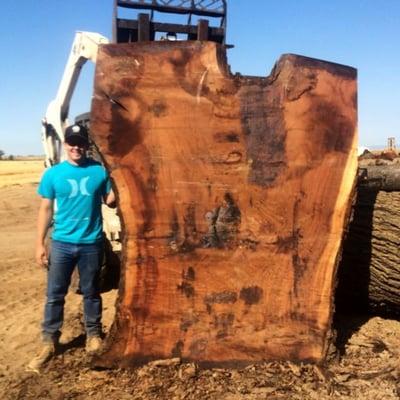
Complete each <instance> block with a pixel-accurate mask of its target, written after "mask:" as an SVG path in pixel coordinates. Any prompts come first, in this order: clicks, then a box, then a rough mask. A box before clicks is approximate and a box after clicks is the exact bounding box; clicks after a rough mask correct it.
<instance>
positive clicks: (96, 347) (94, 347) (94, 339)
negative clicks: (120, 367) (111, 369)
mask: <svg viewBox="0 0 400 400" xmlns="http://www.w3.org/2000/svg"><path fill="white" fill-rule="evenodd" d="M102 345H103V341H102V340H101V337H100V336H88V338H87V339H86V349H85V350H86V353H88V354H94V353H98V352H99V351H100V350H101V347H102Z"/></svg>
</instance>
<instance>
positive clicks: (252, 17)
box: [0, 0, 400, 155]
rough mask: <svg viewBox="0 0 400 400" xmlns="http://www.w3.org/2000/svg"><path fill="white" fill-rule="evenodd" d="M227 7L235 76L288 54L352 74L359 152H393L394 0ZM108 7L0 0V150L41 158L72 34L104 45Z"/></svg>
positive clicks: (91, 0)
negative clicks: (85, 34)
mask: <svg viewBox="0 0 400 400" xmlns="http://www.w3.org/2000/svg"><path fill="white" fill-rule="evenodd" d="M227 2H228V25H227V43H228V44H232V45H234V46H235V47H234V48H233V49H230V50H228V62H229V64H230V66H231V70H232V72H233V73H236V72H239V73H241V74H243V75H256V76H267V75H269V74H270V71H271V69H272V67H273V65H274V63H275V62H276V61H277V60H278V59H279V57H280V55H282V54H286V53H293V54H300V55H304V56H308V57H313V58H318V59H322V60H327V61H332V62H336V63H340V64H345V65H349V66H352V67H355V68H357V70H358V118H359V119H358V130H359V138H360V146H361V145H362V146H371V147H372V146H384V145H386V142H387V138H388V137H395V138H396V143H397V145H398V147H400V110H399V108H400V45H399V40H400V0H279V1H276V0H274V1H271V0H227ZM112 7H113V0H67V1H64V0H18V1H16V0H3V1H2V2H1V8H0V37H1V40H0V50H1V53H0V54H1V62H0V79H1V81H0V117H1V123H0V150H3V151H4V152H5V153H6V154H9V155H10V154H12V155H40V154H43V153H44V152H43V149H42V144H41V138H40V135H41V119H42V118H43V117H44V115H45V112H46V108H47V105H48V103H49V102H50V101H51V100H52V99H53V98H54V97H55V95H56V92H57V88H58V85H59V83H60V80H61V77H62V73H63V70H64V67H65V64H66V61H67V58H68V55H69V52H70V49H71V45H72V41H73V39H74V35H75V32H76V31H89V32H98V33H101V34H102V35H104V36H106V37H108V38H110V39H111V24H112V12H113V10H112ZM158 16H159V15H158ZM158 16H157V17H158ZM161 18H164V19H163V20H164V21H165V18H166V17H165V16H164V17H161ZM93 71H94V67H93V65H90V62H88V63H87V64H86V65H85V67H84V69H83V71H82V74H81V79H80V80H79V82H78V86H77V88H76V91H75V93H74V97H73V99H72V104H71V109H70V121H73V119H74V117H75V116H76V115H78V114H81V113H84V112H87V111H89V110H90V100H91V94H92V87H93Z"/></svg>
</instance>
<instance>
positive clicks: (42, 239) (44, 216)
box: [36, 198, 54, 267]
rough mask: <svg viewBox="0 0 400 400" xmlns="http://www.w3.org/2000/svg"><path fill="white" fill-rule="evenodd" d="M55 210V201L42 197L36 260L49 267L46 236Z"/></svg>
mask: <svg viewBox="0 0 400 400" xmlns="http://www.w3.org/2000/svg"><path fill="white" fill-rule="evenodd" d="M53 212H54V201H53V200H51V199H46V198H42V201H41V202H40V207H39V215H38V220H37V238H36V262H37V263H38V264H39V265H41V266H43V267H47V264H48V256H47V249H46V236H47V231H48V230H49V227H50V223H51V220H52V218H53Z"/></svg>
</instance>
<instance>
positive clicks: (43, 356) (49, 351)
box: [26, 342, 56, 373]
mask: <svg viewBox="0 0 400 400" xmlns="http://www.w3.org/2000/svg"><path fill="white" fill-rule="evenodd" d="M55 351H56V348H55V345H54V343H53V342H45V343H43V347H42V350H41V351H40V353H39V354H38V355H37V356H36V357H34V358H33V359H32V360H31V361H30V363H29V364H28V366H27V367H26V369H27V371H33V372H37V373H39V371H40V368H41V367H42V366H43V365H44V364H45V363H46V362H47V361H49V360H50V359H51V357H53V355H54V353H55Z"/></svg>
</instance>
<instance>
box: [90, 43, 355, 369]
mask: <svg viewBox="0 0 400 400" xmlns="http://www.w3.org/2000/svg"><path fill="white" fill-rule="evenodd" d="M356 94H357V92H356V71H355V70H354V69H353V68H350V67H345V66H341V65H337V64H332V63H327V62H323V61H319V60H314V59H310V58H306V57H301V56H296V55H284V56H282V57H281V58H280V59H279V61H278V62H277V64H276V66H275V67H274V69H273V71H272V72H271V75H270V76H269V77H266V78H259V77H245V76H240V75H234V76H233V75H231V74H230V72H229V66H228V64H227V61H226V54H225V49H224V48H223V47H221V46H219V45H217V44H215V43H211V42H174V43H171V42H154V43H151V44H149V43H146V44H126V45H125V44H118V45H105V46H102V47H101V50H100V53H99V56H98V61H97V67H96V76H95V92H94V99H93V104H92V122H91V131H92V135H93V138H94V140H95V142H96V144H97V146H98V147H99V149H100V151H101V153H102V155H103V157H104V161H105V163H106V165H107V166H108V168H109V170H110V171H111V176H112V178H113V181H114V184H115V188H116V191H117V195H118V206H119V212H120V216H121V219H122V224H123V238H124V239H123V271H122V280H121V283H120V292H119V300H118V304H117V314H116V320H115V322H114V325H113V328H112V333H111V335H110V337H109V338H108V341H107V345H108V349H107V351H106V352H105V353H104V354H103V355H102V356H101V357H100V358H99V360H98V362H99V363H100V364H103V365H131V364H135V363H141V362H144V361H146V360H149V359H156V358H169V357H175V356H179V357H182V358H183V359H187V360H194V361H197V362H200V363H203V364H234V365H240V364H242V363H246V362H253V361H260V360H264V359H291V360H314V361H319V360H322V359H323V358H324V357H325V354H326V349H327V345H328V337H329V331H330V324H331V314H332V299H333V290H334V289H333V288H334V284H335V271H336V264H337V258H338V255H339V250H340V245H341V240H342V235H343V228H344V226H345V225H346V221H347V211H348V204H349V198H350V195H351V191H352V188H353V184H354V179H355V175H356V169H357V158H356V146H357V137H356V118H357V117H356V108H357V106H356Z"/></svg>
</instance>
